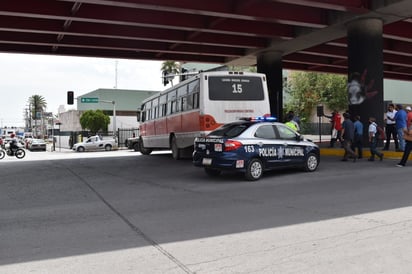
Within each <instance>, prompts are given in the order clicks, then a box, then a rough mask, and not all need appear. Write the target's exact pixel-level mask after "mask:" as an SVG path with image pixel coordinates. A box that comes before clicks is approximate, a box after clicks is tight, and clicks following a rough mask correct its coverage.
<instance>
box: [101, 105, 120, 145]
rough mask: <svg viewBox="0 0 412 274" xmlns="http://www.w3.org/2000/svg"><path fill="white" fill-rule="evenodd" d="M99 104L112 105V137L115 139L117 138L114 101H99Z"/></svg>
mask: <svg viewBox="0 0 412 274" xmlns="http://www.w3.org/2000/svg"><path fill="white" fill-rule="evenodd" d="M99 102H102V103H110V104H113V136H114V137H115V138H116V137H117V134H116V133H117V130H116V102H115V101H108V100H100V99H99Z"/></svg>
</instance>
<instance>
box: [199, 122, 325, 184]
mask: <svg viewBox="0 0 412 274" xmlns="http://www.w3.org/2000/svg"><path fill="white" fill-rule="evenodd" d="M319 161H320V150H319V147H318V146H317V145H316V144H314V143H313V142H312V141H310V140H307V139H304V138H303V136H301V135H300V134H299V133H297V132H296V131H294V130H292V129H291V128H289V127H287V126H286V125H285V124H283V123H277V122H272V121H269V119H264V118H262V119H257V120H254V119H246V120H242V121H238V122H233V123H229V124H225V125H223V126H222V127H220V128H218V129H216V130H214V131H212V132H211V133H210V134H209V135H207V136H206V137H198V138H196V139H195V144H194V152H193V164H194V165H195V166H198V167H203V168H204V169H205V172H206V173H207V174H208V175H210V176H217V175H219V174H220V173H221V172H222V171H223V170H235V171H240V172H243V173H244V174H245V177H246V179H247V180H251V181H254V180H258V179H260V178H261V176H262V174H263V171H265V170H270V169H275V168H285V167H299V168H302V169H303V170H305V171H309V172H312V171H315V170H316V169H317V167H318V165H319Z"/></svg>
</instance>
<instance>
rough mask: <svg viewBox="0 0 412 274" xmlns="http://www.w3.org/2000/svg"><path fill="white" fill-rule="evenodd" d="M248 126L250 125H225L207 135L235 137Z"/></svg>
mask: <svg viewBox="0 0 412 274" xmlns="http://www.w3.org/2000/svg"><path fill="white" fill-rule="evenodd" d="M249 126H250V123H243V124H226V125H224V126H222V127H220V128H218V129H216V130H214V131H212V132H211V133H210V134H209V135H212V136H222V137H229V138H232V137H236V136H238V135H239V134H241V133H242V132H243V131H245V130H246V129H247V128H248V127H249Z"/></svg>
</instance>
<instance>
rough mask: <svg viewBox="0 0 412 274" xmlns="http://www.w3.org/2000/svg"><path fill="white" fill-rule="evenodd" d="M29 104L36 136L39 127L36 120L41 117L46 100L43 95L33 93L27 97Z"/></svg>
mask: <svg viewBox="0 0 412 274" xmlns="http://www.w3.org/2000/svg"><path fill="white" fill-rule="evenodd" d="M29 106H30V110H31V118H32V119H34V129H35V130H34V132H35V136H36V137H38V133H39V129H38V127H37V120H38V119H39V118H40V119H43V111H44V110H46V107H47V102H46V99H45V98H44V97H43V96H41V95H38V94H35V95H32V96H31V97H29Z"/></svg>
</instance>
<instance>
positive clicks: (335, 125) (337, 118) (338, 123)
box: [325, 110, 342, 147]
mask: <svg viewBox="0 0 412 274" xmlns="http://www.w3.org/2000/svg"><path fill="white" fill-rule="evenodd" d="M325 117H327V118H329V119H330V122H331V124H332V132H331V138H330V147H334V146H335V143H336V141H337V140H339V142H340V143H341V146H342V137H341V136H342V135H341V134H342V116H341V115H340V114H339V111H337V110H334V111H333V112H332V115H331V116H327V115H325Z"/></svg>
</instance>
